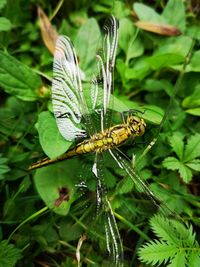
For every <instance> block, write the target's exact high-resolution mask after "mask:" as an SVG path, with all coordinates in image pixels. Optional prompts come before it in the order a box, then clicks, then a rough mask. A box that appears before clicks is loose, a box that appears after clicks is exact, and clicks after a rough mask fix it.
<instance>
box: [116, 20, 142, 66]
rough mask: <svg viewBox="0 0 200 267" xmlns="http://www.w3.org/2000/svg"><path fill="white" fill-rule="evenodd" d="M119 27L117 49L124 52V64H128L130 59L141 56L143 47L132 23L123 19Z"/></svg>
mask: <svg viewBox="0 0 200 267" xmlns="http://www.w3.org/2000/svg"><path fill="white" fill-rule="evenodd" d="M119 25H120V27H119V47H120V48H121V49H122V50H123V51H124V52H125V54H126V62H127V63H128V62H129V60H130V59H132V58H135V57H139V56H141V55H142V54H143V52H144V46H143V43H142V42H141V40H140V39H139V37H138V35H137V32H138V31H137V29H136V28H135V27H134V25H133V22H132V21H130V20H129V19H127V18H124V19H122V20H120V24H119Z"/></svg>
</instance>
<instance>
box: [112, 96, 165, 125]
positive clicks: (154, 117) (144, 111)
mask: <svg viewBox="0 0 200 267" xmlns="http://www.w3.org/2000/svg"><path fill="white" fill-rule="evenodd" d="M112 97H113V107H112V109H113V110H115V111H117V112H120V113H122V112H124V111H129V110H133V113H134V112H135V113H137V112H138V116H141V117H142V118H143V119H144V120H145V121H147V122H150V123H153V124H157V125H158V124H160V122H161V120H162V118H163V116H164V111H163V110H162V109H161V108H160V107H158V106H153V105H146V106H145V105H144V106H142V107H140V106H138V104H137V103H135V102H133V101H130V100H128V99H127V98H122V99H118V98H117V97H116V96H112Z"/></svg>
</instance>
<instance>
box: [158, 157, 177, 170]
mask: <svg viewBox="0 0 200 267" xmlns="http://www.w3.org/2000/svg"><path fill="white" fill-rule="evenodd" d="M162 164H163V166H164V167H165V168H166V169H168V170H178V169H179V167H180V161H179V160H178V159H177V158H175V157H167V158H166V159H164V160H163V162H162Z"/></svg>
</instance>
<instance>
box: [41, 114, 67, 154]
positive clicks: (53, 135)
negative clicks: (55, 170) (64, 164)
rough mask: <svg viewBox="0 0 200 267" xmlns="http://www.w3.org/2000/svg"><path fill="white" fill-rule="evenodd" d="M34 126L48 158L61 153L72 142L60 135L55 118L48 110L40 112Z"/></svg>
mask: <svg viewBox="0 0 200 267" xmlns="http://www.w3.org/2000/svg"><path fill="white" fill-rule="evenodd" d="M36 128H37V130H38V133H39V140H40V144H41V146H42V149H43V150H44V152H45V154H47V156H48V157H49V158H56V157H58V156H60V155H62V154H63V153H65V152H66V151H67V150H68V148H69V147H70V146H71V144H72V142H70V141H67V140H65V139H64V137H62V135H61V134H60V132H59V130H58V127H57V125H56V120H55V118H54V117H53V115H52V114H51V113H50V112H49V111H44V112H42V113H40V115H39V117H38V122H37V124H36Z"/></svg>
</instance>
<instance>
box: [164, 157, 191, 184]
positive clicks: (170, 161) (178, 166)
mask: <svg viewBox="0 0 200 267" xmlns="http://www.w3.org/2000/svg"><path fill="white" fill-rule="evenodd" d="M162 164H163V166H164V167H165V168H166V169H168V170H178V172H179V173H180V176H181V178H182V179H183V180H184V182H185V183H188V182H190V181H191V179H192V172H191V170H190V169H189V168H188V167H187V166H186V165H185V164H184V163H182V162H181V161H179V160H178V159H177V158H174V157H167V158H166V159H164V160H163V162H162Z"/></svg>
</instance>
